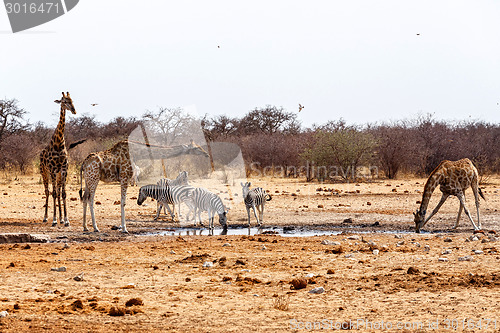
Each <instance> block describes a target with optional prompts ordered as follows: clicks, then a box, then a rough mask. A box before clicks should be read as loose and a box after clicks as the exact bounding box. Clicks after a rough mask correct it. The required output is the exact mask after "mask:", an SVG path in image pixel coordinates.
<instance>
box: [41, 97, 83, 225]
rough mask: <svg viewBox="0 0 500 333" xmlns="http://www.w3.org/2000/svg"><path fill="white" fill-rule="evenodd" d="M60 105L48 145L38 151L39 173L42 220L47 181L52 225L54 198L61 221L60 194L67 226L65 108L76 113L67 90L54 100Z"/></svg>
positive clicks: (46, 206)
mask: <svg viewBox="0 0 500 333" xmlns="http://www.w3.org/2000/svg"><path fill="white" fill-rule="evenodd" d="M54 102H55V103H57V104H60V105H61V112H60V116H59V123H58V124H57V127H56V130H55V132H54V134H53V135H52V139H51V140H50V143H49V145H48V146H47V147H46V148H45V149H44V150H42V152H41V153H40V173H41V175H42V180H43V186H44V187H45V215H44V217H43V222H47V215H48V209H49V195H50V192H49V182H51V183H52V197H53V198H54V218H53V220H52V226H55V225H57V216H56V207H57V205H56V199H57V204H58V205H59V221H60V222H61V223H63V216H62V212H61V196H62V199H63V204H64V225H65V226H69V220H68V215H67V210H66V176H67V174H68V151H67V150H66V142H65V139H64V128H65V124H66V110H69V111H71V113H73V114H76V111H75V106H74V105H73V101H72V100H71V97H70V96H69V92H66V95H65V94H64V92H63V93H62V98H61V99H60V100H55V101H54Z"/></svg>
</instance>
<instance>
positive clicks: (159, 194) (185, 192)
mask: <svg viewBox="0 0 500 333" xmlns="http://www.w3.org/2000/svg"><path fill="white" fill-rule="evenodd" d="M193 190H194V187H192V186H185V185H181V186H159V185H145V186H142V187H141V188H140V189H139V196H138V197H137V204H138V205H142V203H143V202H144V201H145V200H146V198H153V199H155V200H156V201H157V203H158V206H157V210H156V216H155V218H154V220H155V221H156V220H157V219H158V216H159V215H160V211H161V208H162V207H163V206H165V207H166V208H167V210H168V212H169V213H170V216H171V217H172V221H173V220H174V217H175V211H174V214H173V213H172V211H171V210H170V207H169V206H168V204H172V205H174V209H175V204H180V203H181V202H184V201H186V200H187V199H188V197H189V193H191V192H192V191H193Z"/></svg>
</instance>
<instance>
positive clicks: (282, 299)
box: [273, 295, 290, 311]
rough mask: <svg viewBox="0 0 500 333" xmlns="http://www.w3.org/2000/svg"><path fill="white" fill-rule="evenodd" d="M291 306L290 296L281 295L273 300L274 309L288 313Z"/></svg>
mask: <svg viewBox="0 0 500 333" xmlns="http://www.w3.org/2000/svg"><path fill="white" fill-rule="evenodd" d="M289 306H290V295H280V296H278V297H276V298H275V299H274V300H273V308H275V309H276V310H280V311H288V310H289V308H290V307H289Z"/></svg>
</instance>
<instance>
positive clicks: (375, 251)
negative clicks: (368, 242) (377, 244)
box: [372, 249, 380, 256]
mask: <svg viewBox="0 0 500 333" xmlns="http://www.w3.org/2000/svg"><path fill="white" fill-rule="evenodd" d="M372 252H373V255H376V256H378V254H379V252H380V251H379V250H378V249H375V250H373V251H372Z"/></svg>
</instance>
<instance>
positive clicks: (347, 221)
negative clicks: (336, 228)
mask: <svg viewBox="0 0 500 333" xmlns="http://www.w3.org/2000/svg"><path fill="white" fill-rule="evenodd" d="M342 223H352V219H351V218H350V217H349V218H347V219H345V220H344V221H343V222H342Z"/></svg>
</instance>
